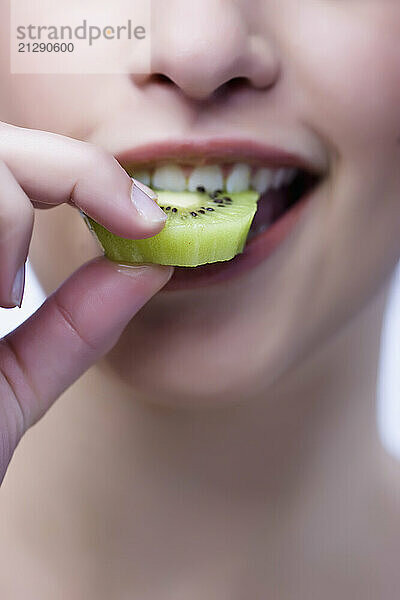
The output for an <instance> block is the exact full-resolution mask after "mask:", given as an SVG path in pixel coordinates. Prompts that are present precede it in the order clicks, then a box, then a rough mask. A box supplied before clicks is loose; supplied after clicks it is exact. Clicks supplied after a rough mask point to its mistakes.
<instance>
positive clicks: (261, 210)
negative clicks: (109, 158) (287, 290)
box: [117, 139, 323, 291]
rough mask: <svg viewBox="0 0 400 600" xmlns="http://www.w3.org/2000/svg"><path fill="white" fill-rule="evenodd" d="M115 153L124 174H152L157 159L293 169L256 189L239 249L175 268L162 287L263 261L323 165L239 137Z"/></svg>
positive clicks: (237, 271)
mask: <svg viewBox="0 0 400 600" xmlns="http://www.w3.org/2000/svg"><path fill="white" fill-rule="evenodd" d="M117 158H118V160H119V162H120V163H121V164H122V166H123V167H124V168H125V169H126V170H127V171H128V173H133V174H136V173H137V172H139V171H142V172H143V170H147V171H146V172H149V171H150V170H151V169H153V171H154V169H156V174H157V173H159V172H160V171H159V167H160V165H163V164H165V165H179V166H180V167H182V169H183V170H187V169H188V168H190V169H193V168H194V169H196V168H198V167H199V166H204V165H212V166H213V165H222V171H226V169H227V168H232V167H233V168H234V165H235V163H241V164H247V165H249V166H250V168H253V170H254V172H255V173H261V174H262V173H263V172H264V171H268V169H269V170H271V169H277V171H276V172H277V173H278V172H279V170H281V171H282V172H283V170H284V169H286V170H287V169H291V170H292V171H294V169H296V173H298V176H296V178H295V180H294V181H293V182H292V183H291V184H290V185H287V186H283V187H281V188H280V189H276V186H275V189H274V186H273V187H272V188H271V187H270V188H269V189H267V191H266V192H265V193H264V194H262V196H261V198H260V200H259V202H258V210H257V214H256V216H255V219H254V221H253V224H252V228H251V231H250V233H249V237H248V241H247V244H246V247H245V249H244V252H243V253H242V254H240V255H238V256H236V257H235V258H234V259H232V260H231V261H227V262H223V263H216V264H211V265H204V266H201V267H195V268H187V267H185V268H183V267H178V268H175V272H174V275H173V277H172V279H171V280H170V282H169V283H168V285H167V286H166V287H165V288H164V290H170V291H172V290H182V289H191V288H196V287H203V286H208V285H213V284H218V283H221V282H224V281H226V280H228V279H231V278H233V277H237V276H239V275H241V274H242V273H243V272H244V271H247V270H249V269H251V268H254V267H255V266H257V265H258V264H259V263H260V262H262V261H264V260H267V259H268V257H269V256H270V255H271V254H272V253H273V252H274V250H275V249H276V248H277V247H278V246H279V245H280V244H281V243H283V241H284V239H285V238H286V237H287V236H288V235H289V234H290V232H291V231H292V230H293V229H294V227H295V225H296V223H297V221H298V220H299V218H300V216H301V214H302V212H303V210H304V208H305V206H306V205H307V203H308V201H309V199H310V197H311V195H312V192H313V191H314V188H315V187H316V185H317V183H318V182H319V181H320V179H321V178H322V174H323V173H322V168H323V166H322V165H321V164H317V162H316V161H315V160H312V159H310V158H308V157H305V156H301V155H298V154H295V153H293V152H290V151H285V150H280V149H277V148H272V147H268V146H264V145H261V144H259V143H254V142H252V141H242V140H228V139H224V140H221V139H219V140H209V141H205V140H201V141H197V142H189V141H178V142H174V143H167V142H163V143H159V144H152V145H147V146H142V147H139V148H136V149H133V150H130V151H127V152H124V153H121V154H120V155H119V156H118V157H117ZM157 169H158V170H157ZM200 171H201V169H200ZM253 180H254V179H253Z"/></svg>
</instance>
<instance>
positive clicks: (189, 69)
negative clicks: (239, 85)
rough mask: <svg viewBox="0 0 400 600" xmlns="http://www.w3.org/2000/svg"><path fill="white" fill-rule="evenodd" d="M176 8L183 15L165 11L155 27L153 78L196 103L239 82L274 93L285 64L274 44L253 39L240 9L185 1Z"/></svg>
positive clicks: (211, 0)
mask: <svg viewBox="0 0 400 600" xmlns="http://www.w3.org/2000/svg"><path fill="white" fill-rule="evenodd" d="M165 4H166V3H165ZM174 6H175V7H178V6H179V8H180V10H179V13H178V14H174V11H173V10H172V9H171V11H170V12H169V13H166V12H164V11H162V13H161V15H159V19H157V20H156V22H155V23H154V27H153V35H152V73H153V75H154V74H157V75H159V76H160V75H161V76H163V78H164V79H168V80H170V81H172V82H173V83H174V84H175V85H176V86H177V87H178V88H179V89H180V91H181V92H182V93H183V94H184V95H185V96H187V97H188V98H191V99H196V100H204V99H206V98H208V97H210V96H211V94H212V93H213V92H215V91H216V90H217V89H218V88H220V87H221V86H222V85H224V84H226V83H227V82H229V81H231V80H236V79H239V78H240V79H245V80H247V81H248V82H249V84H251V85H252V86H253V87H255V88H268V87H271V86H272V85H273V84H274V82H275V81H276V80H277V78H278V74H279V61H278V58H277V55H276V52H275V49H274V47H273V45H272V43H271V41H270V40H269V39H267V38H266V37H259V36H257V35H254V34H251V32H250V31H249V29H248V27H247V24H246V21H245V19H244V16H243V14H242V13H241V12H239V11H238V10H237V7H236V8H235V6H237V5H235V4H234V3H230V4H228V3H225V2H224V3H222V2H215V0H191V2H190V3H189V2H187V0H185V2H183V3H182V4H181V3H180V2H179V1H178V2H175V3H174V2H172V3H171V5H170V8H171V7H172V8H173V7H174ZM218 8H219V10H218ZM208 9H209V10H208Z"/></svg>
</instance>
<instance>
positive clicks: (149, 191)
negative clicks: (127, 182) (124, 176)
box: [132, 177, 157, 200]
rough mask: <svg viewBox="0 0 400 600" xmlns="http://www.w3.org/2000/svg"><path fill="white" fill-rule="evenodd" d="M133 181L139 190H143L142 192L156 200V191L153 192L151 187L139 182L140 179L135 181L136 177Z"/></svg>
mask: <svg viewBox="0 0 400 600" xmlns="http://www.w3.org/2000/svg"><path fill="white" fill-rule="evenodd" d="M132 181H133V183H134V184H135V185H136V186H137V187H138V188H139V189H141V190H142V192H144V193H145V194H147V195H148V196H150V198H151V199H152V200H155V199H156V198H157V194H156V192H155V191H154V190H152V189H151V188H149V186H147V185H146V184H145V183H142V182H141V181H139V180H138V179H135V178H134V177H132Z"/></svg>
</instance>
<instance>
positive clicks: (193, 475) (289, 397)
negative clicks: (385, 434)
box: [95, 288, 387, 496]
mask: <svg viewBox="0 0 400 600" xmlns="http://www.w3.org/2000/svg"><path fill="white" fill-rule="evenodd" d="M386 297H387V288H385V290H384V291H382V292H381V293H380V294H379V295H378V296H377V297H375V298H374V299H373V300H372V301H371V302H370V304H369V305H368V306H367V307H365V308H364V310H363V311H362V312H361V313H359V314H358V315H357V317H356V318H354V319H353V320H352V321H351V322H350V323H348V324H347V325H346V326H345V327H344V329H343V330H342V331H341V332H340V333H339V334H337V335H336V336H335V337H334V339H331V340H330V341H329V343H328V344H326V345H325V346H324V347H323V348H322V349H321V348H319V349H318V351H316V352H315V353H314V355H313V356H311V357H310V358H309V359H307V361H304V363H303V364H302V365H301V366H299V367H298V368H297V369H296V370H294V371H292V372H291V373H290V374H285V376H284V377H283V378H282V380H281V381H279V382H277V384H275V386H274V387H273V388H272V389H270V390H269V391H268V392H267V393H265V395H264V396H263V397H261V398H258V399H253V400H252V399H245V401H244V402H243V404H242V405H240V406H236V407H230V408H222V409H217V410H198V411H182V410H177V411H174V410H170V409H164V408H159V407H157V406H155V405H152V404H145V403H138V402H132V398H131V394H130V391H129V390H128V389H126V388H125V387H123V386H121V384H120V383H119V382H116V381H115V380H113V379H112V378H110V374H109V373H108V372H106V371H103V370H101V371H100V369H99V370H98V371H97V372H96V373H97V375H96V379H97V381H98V386H99V387H98V386H97V385H96V387H98V389H97V390H96V392H95V394H96V395H97V394H100V395H101V396H103V397H104V395H105V394H106V397H107V396H108V397H112V398H113V405H115V413H116V414H117V413H118V412H119V413H120V417H118V416H116V421H114V422H113V423H114V425H113V426H114V427H116V428H117V431H119V427H120V426H123V429H124V430H125V431H126V434H127V436H128V438H130V442H131V443H132V445H133V447H132V453H133V454H134V455H137V453H139V455H140V456H141V457H142V458H141V460H142V461H143V465H142V466H143V473H144V474H146V475H145V476H146V478H147V477H148V478H152V477H157V478H160V480H161V479H162V474H163V473H164V475H165V482H164V484H165V485H168V481H169V480H170V481H176V480H184V481H185V482H186V483H187V484H190V485H193V486H197V485H199V486H200V487H201V488H202V489H203V490H204V489H205V488H207V489H210V491H211V490H212V489H213V490H214V491H218V489H219V490H220V491H225V492H230V493H231V492H232V493H233V492H235V493H240V494H245V495H246V494H248V495H249V496H251V495H252V494H253V493H256V494H259V493H262V494H269V493H271V492H273V493H274V495H275V493H281V492H282V493H284V492H285V493H286V492H287V491H288V489H287V486H288V485H290V484H293V485H294V488H296V487H297V484H296V478H297V476H298V474H299V473H300V472H301V474H302V477H303V476H304V469H307V470H310V472H311V473H312V472H313V471H315V472H316V476H317V479H319V476H318V471H319V469H322V470H323V472H326V466H327V465H326V462H327V461H328V462H330V461H334V462H335V463H336V464H338V461H339V460H340V458H339V456H340V455H342V456H343V459H344V462H345V464H349V460H353V461H358V460H361V461H362V462H363V463H366V464H369V467H371V462H369V461H370V459H371V455H374V456H375V455H377V454H380V452H381V450H380V443H379V440H378V435H377V430H376V414H375V413H376V380H377V367H378V362H379V349H380V331H381V326H382V319H383V314H384V309H385V303H386ZM113 426H111V427H113ZM110 433H112V431H110ZM113 447H114V448H115V452H116V453H117V454H118V442H117V440H115V443H113ZM131 456H132V455H131ZM161 465H162V472H160V466H161Z"/></svg>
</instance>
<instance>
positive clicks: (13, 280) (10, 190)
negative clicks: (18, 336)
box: [0, 161, 34, 308]
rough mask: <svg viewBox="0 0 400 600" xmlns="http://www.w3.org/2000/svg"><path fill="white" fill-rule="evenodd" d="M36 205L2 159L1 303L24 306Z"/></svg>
mask: <svg viewBox="0 0 400 600" xmlns="http://www.w3.org/2000/svg"><path fill="white" fill-rule="evenodd" d="M33 213H34V210H33V207H32V204H31V202H30V200H29V198H28V196H27V195H26V194H25V192H24V191H23V190H22V188H21V187H20V186H19V185H18V183H17V181H16V179H15V178H14V176H13V175H12V173H11V172H10V170H9V169H8V167H7V166H6V165H5V164H4V163H3V162H1V161H0V306H2V307H4V308H12V307H14V306H20V305H21V300H22V293H23V288H24V279H25V261H26V257H27V256H28V250H29V243H30V239H31V236H32V228H33Z"/></svg>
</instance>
